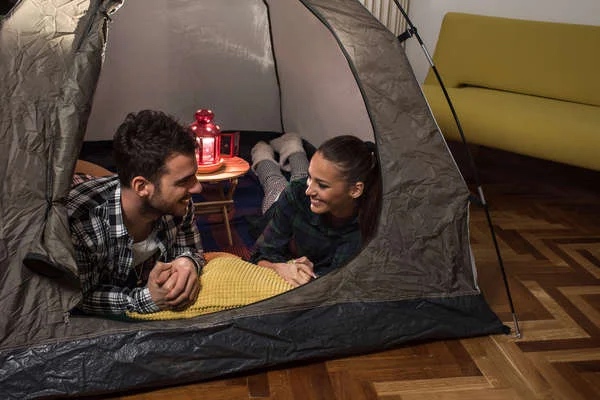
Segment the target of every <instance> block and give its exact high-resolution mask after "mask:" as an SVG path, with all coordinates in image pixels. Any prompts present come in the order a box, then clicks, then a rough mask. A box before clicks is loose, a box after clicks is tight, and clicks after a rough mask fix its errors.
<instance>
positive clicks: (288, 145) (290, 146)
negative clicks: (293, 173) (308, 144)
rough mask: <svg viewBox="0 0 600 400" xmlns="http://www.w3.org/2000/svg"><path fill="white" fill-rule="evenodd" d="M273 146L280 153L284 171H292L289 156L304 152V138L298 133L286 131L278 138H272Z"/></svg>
mask: <svg viewBox="0 0 600 400" xmlns="http://www.w3.org/2000/svg"><path fill="white" fill-rule="evenodd" d="M270 144H271V147H272V148H273V149H274V150H275V151H276V152H277V153H279V165H280V166H281V168H282V169H283V170H284V171H288V172H289V171H290V164H289V161H288V160H289V158H290V156H291V155H292V154H294V153H298V152H302V153H304V146H302V138H301V137H300V135H298V134H297V133H292V132H288V133H284V134H283V135H281V136H279V137H278V138H276V139H273V140H271V142H270Z"/></svg>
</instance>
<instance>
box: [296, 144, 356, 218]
mask: <svg viewBox="0 0 600 400" xmlns="http://www.w3.org/2000/svg"><path fill="white" fill-rule="evenodd" d="M306 186H307V187H306V195H307V196H308V197H310V209H311V211H312V212H314V213H315V214H325V213H331V215H333V216H334V217H337V218H347V217H350V216H352V215H354V213H355V207H356V202H355V199H356V198H357V197H358V196H360V193H358V195H357V193H356V185H348V183H347V182H346V181H345V180H344V179H343V177H342V174H341V172H340V170H339V169H338V167H337V166H336V165H335V164H334V163H332V162H331V161H329V160H326V159H325V158H323V155H322V154H321V153H320V152H316V153H315V155H314V156H313V157H312V159H311V160H310V165H309V167H308V178H307V180H306Z"/></svg>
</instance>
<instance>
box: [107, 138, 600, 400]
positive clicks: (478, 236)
mask: <svg viewBox="0 0 600 400" xmlns="http://www.w3.org/2000/svg"><path fill="white" fill-rule="evenodd" d="M457 151H458V150H457ZM455 154H456V156H457V160H458V162H459V164H460V165H461V166H462V165H464V162H463V161H461V157H462V156H461V154H460V153H455ZM599 156H600V155H599ZM476 161H477V164H478V169H479V171H480V174H481V175H480V176H481V180H482V182H483V190H484V193H485V194H486V198H487V201H488V204H489V207H490V213H491V217H492V221H493V224H494V227H495V232H496V237H497V239H498V243H499V246H500V249H501V255H502V259H503V261H504V265H505V269H506V272H507V275H508V277H509V285H510V288H511V293H512V297H513V301H514V305H515V309H516V313H517V316H518V320H519V326H520V330H521V333H522V337H521V338H520V339H516V338H515V337H514V336H505V335H499V336H487V337H479V338H471V339H464V340H447V341H437V342H432V343H426V344H420V345H412V346H406V347H403V348H398V349H395V350H390V351H385V352H380V353H375V354H368V355H363V356H359V357H349V358H343V359H337V360H331V361H327V362H317V363H312V364H303V365H297V366H294V367H290V368H283V369H272V370H269V371H264V372H261V373H258V374H250V375H242V376H238V377H235V378H229V379H223V380H214V381H209V382H203V383H198V384H193V385H187V386H180V387H169V388H163V389H160V390H154V391H150V392H137V393H129V394H120V395H115V396H113V397H110V398H112V399H128V400H133V399H172V400H178V399H228V400H232V399H233V400H235V399H280V400H288V399H289V400H292V399H293V400H308V399H323V400H341V399H352V400H363V399H364V400H367V399H368V400H372V399H382V400H383V399H385V400H392V399H394V400H395V399H403V400H409V399H410V400H417V399H418V400H421V399H428V400H430V399H436V400H439V399H447V400H454V399H461V400H470V399H489V400H495V399H564V400H577V399H600V279H599V278H600V173H597V172H592V171H585V170H579V169H577V168H571V167H566V166H562V165H558V164H553V163H547V162H541V161H539V160H532V159H528V158H524V157H520V156H515V155H510V154H506V153H501V152H494V151H491V150H487V149H480V150H479V152H478V153H476ZM464 174H465V176H466V177H467V179H468V180H469V181H470V179H471V178H469V173H468V172H464ZM471 237H472V247H473V251H474V254H475V259H476V262H477V267H478V272H479V280H480V286H481V288H482V290H483V293H484V294H485V296H486V298H487V300H488V302H489V303H490V305H491V306H492V308H493V310H494V311H496V313H497V314H498V315H499V316H500V318H501V319H502V320H503V321H505V322H506V323H507V324H508V325H510V326H513V323H512V315H511V313H510V308H509V304H508V301H507V296H506V292H505V290H504V286H503V284H502V276H501V272H500V268H499V264H498V261H497V258H496V253H495V251H494V247H493V242H492V236H491V235H490V230H489V227H488V224H487V220H486V217H485V214H484V212H483V210H482V209H481V208H477V207H473V208H472V211H471Z"/></svg>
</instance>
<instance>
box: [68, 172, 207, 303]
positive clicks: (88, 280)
mask: <svg viewBox="0 0 600 400" xmlns="http://www.w3.org/2000/svg"><path fill="white" fill-rule="evenodd" d="M66 207H67V212H68V216H69V225H70V228H71V237H72V241H73V245H74V249H75V259H76V262H77V267H78V270H79V278H80V281H81V290H82V294H83V296H82V301H81V303H80V305H79V308H81V309H82V310H83V311H85V312H88V313H93V314H113V315H121V314H124V313H125V311H135V312H139V313H149V312H155V311H158V310H159V308H158V306H157V305H156V304H154V302H153V301H152V298H151V296H150V291H149V289H148V288H146V287H135V279H132V275H134V274H135V273H134V272H133V267H134V266H133V251H132V245H133V239H132V238H131V237H130V236H129V234H128V232H127V228H126V227H125V224H124V221H123V213H122V209H121V186H120V184H119V180H118V177H117V176H112V177H106V178H97V179H92V180H88V181H86V182H84V183H80V184H77V185H76V186H74V187H73V188H72V189H71V191H70V193H69V195H68V196H67V199H66ZM155 229H156V232H157V240H158V252H157V254H156V257H155V258H153V259H152V260H151V263H152V264H154V262H155V261H157V260H158V261H162V262H168V261H171V260H173V259H174V258H177V257H182V256H184V257H189V258H190V259H191V260H192V261H193V262H194V264H195V265H196V269H197V271H198V273H200V271H201V269H202V267H203V266H204V264H205V263H206V261H205V259H204V256H203V252H202V243H201V239H200V233H199V232H198V228H197V227H196V224H195V222H194V214H193V204H192V202H191V201H190V204H189V206H188V212H187V214H186V215H185V216H184V217H183V218H181V217H179V218H177V217H174V216H172V215H165V216H163V217H161V218H160V219H159V220H158V221H157V223H156V225H155ZM149 267H150V268H151V267H152V265H150V266H149ZM147 274H148V270H147V271H145V275H146V276H147ZM132 282H133V284H132ZM144 284H145V282H144Z"/></svg>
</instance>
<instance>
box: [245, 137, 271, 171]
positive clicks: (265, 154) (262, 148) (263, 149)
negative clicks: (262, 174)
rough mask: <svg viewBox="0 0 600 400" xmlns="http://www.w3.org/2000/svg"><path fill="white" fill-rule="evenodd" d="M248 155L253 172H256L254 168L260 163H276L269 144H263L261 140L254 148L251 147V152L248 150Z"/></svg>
mask: <svg viewBox="0 0 600 400" xmlns="http://www.w3.org/2000/svg"><path fill="white" fill-rule="evenodd" d="M250 155H251V156H252V170H253V171H256V166H257V165H258V163H259V162H261V161H264V160H271V161H273V162H274V163H277V161H275V154H274V153H273V148H272V147H271V146H269V144H267V143H266V142H263V141H262V140H261V141H259V142H258V143H256V144H255V145H254V147H252V150H250Z"/></svg>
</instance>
